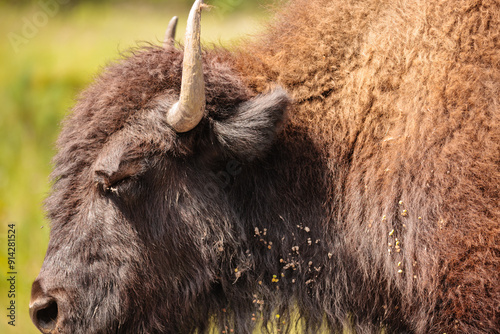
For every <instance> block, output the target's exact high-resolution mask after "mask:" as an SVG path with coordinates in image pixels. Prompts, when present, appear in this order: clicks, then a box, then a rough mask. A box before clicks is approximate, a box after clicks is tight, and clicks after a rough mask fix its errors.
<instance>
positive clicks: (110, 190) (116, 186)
mask: <svg viewBox="0 0 500 334" xmlns="http://www.w3.org/2000/svg"><path fill="white" fill-rule="evenodd" d="M131 181H132V178H131V177H126V178H123V179H121V180H118V181H116V182H114V183H113V184H111V185H109V186H108V187H104V186H103V185H101V189H102V191H103V192H104V193H105V194H114V195H117V196H119V195H120V193H119V191H120V188H122V187H123V186H125V185H127V184H128V183H130V182H131Z"/></svg>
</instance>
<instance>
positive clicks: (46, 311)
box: [33, 300, 58, 333]
mask: <svg viewBox="0 0 500 334" xmlns="http://www.w3.org/2000/svg"><path fill="white" fill-rule="evenodd" d="M57 313H58V309H57V303H56V301H55V300H49V301H47V302H46V303H44V304H42V305H39V306H38V307H35V309H34V310H33V321H34V323H35V325H36V326H37V327H38V329H40V330H41V331H42V332H44V333H47V332H49V333H50V332H51V331H53V330H54V329H55V328H56V325H57Z"/></svg>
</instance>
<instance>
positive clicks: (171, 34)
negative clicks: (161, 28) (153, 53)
mask: <svg viewBox="0 0 500 334" xmlns="http://www.w3.org/2000/svg"><path fill="white" fill-rule="evenodd" d="M177 21H179V19H178V18H177V16H174V17H172V19H171V20H170V22H169V23H168V27H167V31H165V38H164V39H163V47H164V48H165V49H167V48H169V47H171V46H173V45H174V42H175V31H176V30H177Z"/></svg>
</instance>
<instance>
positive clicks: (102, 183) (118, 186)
mask: <svg viewBox="0 0 500 334" xmlns="http://www.w3.org/2000/svg"><path fill="white" fill-rule="evenodd" d="M135 179H136V178H135V177H131V176H127V177H123V178H121V179H118V180H113V179H109V178H108V177H106V175H100V173H99V172H96V186H97V188H98V190H99V191H100V192H101V193H102V194H104V195H116V196H120V195H123V194H125V193H126V191H127V189H128V188H130V184H131V183H132V182H134V180H135Z"/></svg>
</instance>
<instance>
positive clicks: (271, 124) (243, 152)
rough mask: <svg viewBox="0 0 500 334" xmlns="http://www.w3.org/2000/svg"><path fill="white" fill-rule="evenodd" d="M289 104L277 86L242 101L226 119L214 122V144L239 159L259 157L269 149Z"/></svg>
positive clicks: (283, 92) (286, 96)
mask: <svg viewBox="0 0 500 334" xmlns="http://www.w3.org/2000/svg"><path fill="white" fill-rule="evenodd" d="M290 101H291V100H290V97H289V96H288V93H287V92H286V91H285V90H284V89H283V88H281V87H278V88H275V89H274V90H272V91H271V92H269V93H266V94H261V95H258V96H256V97H254V98H252V99H250V100H248V101H245V102H242V103H241V104H240V105H238V106H237V108H236V111H235V112H234V114H232V115H231V116H230V117H228V118H227V119H224V120H222V121H214V132H215V135H216V137H217V139H218V141H219V142H220V143H221V144H222V145H223V147H224V148H225V149H228V150H230V152H231V153H232V154H235V155H237V156H238V157H239V158H241V159H242V160H247V161H251V160H253V159H255V158H259V157H262V156H263V155H264V154H265V153H266V152H267V151H268V150H269V149H270V147H271V146H272V144H273V142H274V139H275V137H276V133H277V132H278V129H279V127H280V125H281V124H282V123H283V119H284V115H285V112H286V110H287V107H288V106H289V104H290Z"/></svg>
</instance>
